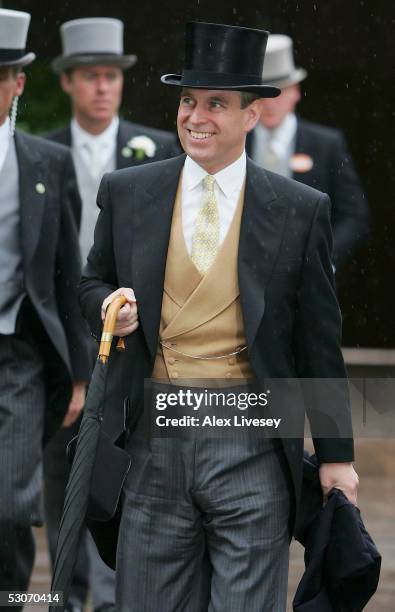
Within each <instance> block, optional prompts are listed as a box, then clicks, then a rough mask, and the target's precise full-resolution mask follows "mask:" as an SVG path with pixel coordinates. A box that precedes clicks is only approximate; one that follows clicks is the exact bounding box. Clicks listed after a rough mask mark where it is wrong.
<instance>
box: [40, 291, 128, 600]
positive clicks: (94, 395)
mask: <svg viewBox="0 0 395 612" xmlns="http://www.w3.org/2000/svg"><path fill="white" fill-rule="evenodd" d="M125 302H126V298H125V297H124V296H118V297H116V298H115V299H114V300H113V302H112V303H111V304H110V305H109V307H108V309H107V313H106V318H105V321H104V326H103V333H102V337H101V344H100V349H99V355H98V358H97V362H96V365H95V368H94V370H93V374H92V378H91V382H90V384H89V390H88V394H87V397H86V401H85V406H84V413H83V418H82V422H81V426H80V429H79V432H78V440H77V444H76V448H75V454H74V458H73V463H72V466H71V472H70V477H69V481H68V483H67V487H66V495H65V501H64V506H63V514H62V519H61V522H60V529H59V536H58V544H57V549H56V559H55V566H54V573H53V578H52V586H51V591H60V592H63V606H62V607H60V606H59V605H57V606H56V605H54V606H50V608H49V610H50V612H59V610H60V609H61V610H63V609H64V607H65V606H66V604H67V599H68V595H69V591H70V587H71V581H72V578H73V572H74V567H75V563H76V560H77V554H78V547H79V543H80V540H81V536H82V532H83V529H84V525H85V516H86V511H87V508H88V500H89V489H90V483H91V479H92V474H93V468H94V464H95V456H96V450H97V445H98V441H99V436H100V428H101V422H102V420H103V404H104V397H105V389H106V379H107V372H108V363H107V362H108V357H109V355H110V350H111V343H112V339H113V331H114V328H115V323H116V319H117V315H118V311H119V309H120V308H121V307H122V306H123V305H124V304H125ZM117 349H118V350H124V344H123V341H122V339H120V341H119V342H118V345H117Z"/></svg>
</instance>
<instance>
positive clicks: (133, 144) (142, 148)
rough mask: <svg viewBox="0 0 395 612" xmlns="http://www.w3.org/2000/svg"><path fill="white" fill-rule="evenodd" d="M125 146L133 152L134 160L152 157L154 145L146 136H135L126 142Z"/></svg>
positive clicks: (154, 149)
mask: <svg viewBox="0 0 395 612" xmlns="http://www.w3.org/2000/svg"><path fill="white" fill-rule="evenodd" d="M127 146H128V147H129V148H130V149H131V150H132V151H133V152H134V156H135V157H136V159H144V158H145V157H154V155H155V151H156V144H155V143H154V141H153V140H151V138H149V137H148V136H135V137H134V138H131V139H130V140H129V141H128V142H127Z"/></svg>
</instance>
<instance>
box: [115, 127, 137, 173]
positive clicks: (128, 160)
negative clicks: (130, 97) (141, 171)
mask: <svg viewBox="0 0 395 612" xmlns="http://www.w3.org/2000/svg"><path fill="white" fill-rule="evenodd" d="M136 133H137V132H136V130H133V127H131V126H130V124H126V123H125V122H124V121H122V119H120V120H119V126H118V133H117V156H116V167H117V169H118V170H120V169H122V168H130V166H134V165H135V161H134V160H133V158H132V157H131V156H129V157H126V156H125V155H123V153H122V151H124V150H127V149H129V150H130V154H131V155H133V153H132V150H131V149H130V147H128V144H127V143H128V142H129V140H130V139H131V138H133V136H135V135H136Z"/></svg>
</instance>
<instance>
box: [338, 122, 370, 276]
mask: <svg viewBox="0 0 395 612" xmlns="http://www.w3.org/2000/svg"><path fill="white" fill-rule="evenodd" d="M330 164H331V168H330V174H331V189H330V196H331V200H332V206H333V209H332V226H333V261H334V264H335V266H338V265H340V264H341V263H342V262H344V261H345V260H346V259H347V258H348V257H349V256H350V254H351V253H352V251H353V250H354V249H355V248H356V247H357V246H358V244H360V243H362V242H363V241H364V240H365V239H366V238H367V235H368V231H369V206H368V202H367V199H366V195H365V193H364V191H363V189H362V185H361V182H360V180H359V176H358V173H357V171H356V169H355V166H354V163H353V160H352V158H351V155H350V152H349V151H348V148H347V144H346V141H345V138H344V136H343V134H342V133H341V132H339V134H338V136H337V138H336V139H335V141H334V143H333V146H332V155H331V162H330Z"/></svg>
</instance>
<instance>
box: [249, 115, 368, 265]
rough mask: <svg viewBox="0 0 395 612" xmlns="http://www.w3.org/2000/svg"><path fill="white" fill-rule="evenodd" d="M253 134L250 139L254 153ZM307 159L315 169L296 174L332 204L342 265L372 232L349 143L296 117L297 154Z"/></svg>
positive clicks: (336, 246) (330, 130)
mask: <svg viewBox="0 0 395 612" xmlns="http://www.w3.org/2000/svg"><path fill="white" fill-rule="evenodd" d="M253 138H254V133H253V132H251V133H250V134H249V137H248V138H247V152H248V151H249V150H251V148H252V144H253ZM299 153H304V154H306V155H308V156H309V157H310V158H311V160H312V162H313V167H312V168H311V170H308V171H307V172H293V174H292V178H293V179H295V180H296V181H298V182H300V183H304V184H305V185H309V186H310V187H314V188H315V189H319V190H320V191H323V192H324V193H327V194H328V195H329V197H330V200H331V203H332V209H331V221H332V227H333V263H334V265H335V266H336V267H338V266H339V265H341V264H342V263H343V262H344V261H345V260H346V259H347V258H348V257H349V256H350V254H351V253H352V252H353V251H354V250H355V248H356V247H357V246H358V245H359V244H361V243H363V241H364V240H365V239H366V237H367V234H368V231H369V206H368V202H367V199H366V195H365V194H364V191H363V189H362V186H361V182H360V180H359V177H358V174H357V171H356V169H355V166H354V163H353V160H352V158H351V155H350V153H349V151H348V147H347V143H346V140H345V138H344V135H343V133H342V132H341V131H340V130H337V129H334V128H329V127H326V126H323V125H319V124H318V123H312V122H311V121H306V120H304V119H301V118H300V117H297V128H296V136H295V154H299Z"/></svg>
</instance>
